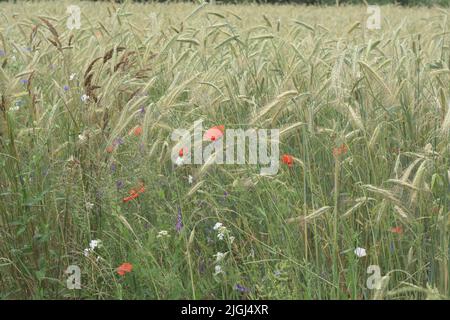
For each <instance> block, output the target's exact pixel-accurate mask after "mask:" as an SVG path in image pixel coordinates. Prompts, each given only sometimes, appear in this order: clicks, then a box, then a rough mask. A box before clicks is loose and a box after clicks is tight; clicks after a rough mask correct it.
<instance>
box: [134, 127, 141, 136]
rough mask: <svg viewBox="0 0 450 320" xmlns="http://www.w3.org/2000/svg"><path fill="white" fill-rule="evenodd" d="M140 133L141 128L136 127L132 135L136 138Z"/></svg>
mask: <svg viewBox="0 0 450 320" xmlns="http://www.w3.org/2000/svg"><path fill="white" fill-rule="evenodd" d="M141 133H142V127H141V126H137V127H136V128H134V129H133V134H134V135H135V136H136V137H137V136H140V135H141Z"/></svg>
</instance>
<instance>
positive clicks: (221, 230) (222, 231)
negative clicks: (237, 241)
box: [213, 222, 234, 243]
mask: <svg viewBox="0 0 450 320" xmlns="http://www.w3.org/2000/svg"><path fill="white" fill-rule="evenodd" d="M213 229H214V230H215V231H217V238H218V239H219V240H224V239H225V235H228V239H229V240H230V242H231V243H233V241H234V237H233V236H229V233H230V232H229V231H228V229H227V227H225V226H224V225H223V224H222V223H221V222H217V223H216V224H215V225H214V227H213Z"/></svg>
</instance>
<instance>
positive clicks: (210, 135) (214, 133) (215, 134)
mask: <svg viewBox="0 0 450 320" xmlns="http://www.w3.org/2000/svg"><path fill="white" fill-rule="evenodd" d="M224 132H225V126H224V125H220V126H215V127H212V128H210V129H208V130H206V132H205V134H204V135H203V140H211V141H216V140H217V139H219V138H220V137H221V136H223V133H224Z"/></svg>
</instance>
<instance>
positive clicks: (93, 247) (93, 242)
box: [84, 239, 102, 257]
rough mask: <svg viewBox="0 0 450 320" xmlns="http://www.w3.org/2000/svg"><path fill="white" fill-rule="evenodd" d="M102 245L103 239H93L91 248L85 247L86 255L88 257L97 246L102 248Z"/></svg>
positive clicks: (90, 244) (90, 243)
mask: <svg viewBox="0 0 450 320" xmlns="http://www.w3.org/2000/svg"><path fill="white" fill-rule="evenodd" d="M101 246H102V241H101V240H98V239H97V240H91V242H89V248H86V249H84V256H85V257H88V256H89V254H90V253H91V252H94V250H95V248H100V247H101Z"/></svg>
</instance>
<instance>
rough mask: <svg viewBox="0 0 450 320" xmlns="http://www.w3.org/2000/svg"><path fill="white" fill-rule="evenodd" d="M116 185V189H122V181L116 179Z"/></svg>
mask: <svg viewBox="0 0 450 320" xmlns="http://www.w3.org/2000/svg"><path fill="white" fill-rule="evenodd" d="M116 187H117V189H122V188H123V181H121V180H118V181H117V182H116Z"/></svg>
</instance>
